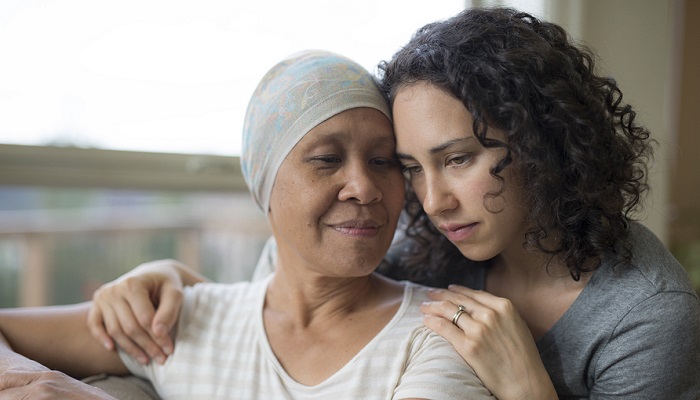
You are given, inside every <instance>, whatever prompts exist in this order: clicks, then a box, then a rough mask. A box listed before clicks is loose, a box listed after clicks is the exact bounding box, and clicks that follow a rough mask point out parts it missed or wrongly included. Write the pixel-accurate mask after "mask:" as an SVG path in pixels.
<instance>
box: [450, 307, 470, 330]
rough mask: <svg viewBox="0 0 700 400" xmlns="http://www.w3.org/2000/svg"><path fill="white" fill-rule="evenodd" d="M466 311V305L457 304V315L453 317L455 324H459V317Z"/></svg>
mask: <svg viewBox="0 0 700 400" xmlns="http://www.w3.org/2000/svg"><path fill="white" fill-rule="evenodd" d="M465 311H467V309H466V308H464V306H461V305H460V306H457V312H456V313H455V316H454V317H452V323H453V324H454V325H455V326H457V320H459V317H460V316H461V315H462V314H463V313H464V312H465Z"/></svg>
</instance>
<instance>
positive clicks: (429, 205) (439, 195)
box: [414, 175, 458, 216]
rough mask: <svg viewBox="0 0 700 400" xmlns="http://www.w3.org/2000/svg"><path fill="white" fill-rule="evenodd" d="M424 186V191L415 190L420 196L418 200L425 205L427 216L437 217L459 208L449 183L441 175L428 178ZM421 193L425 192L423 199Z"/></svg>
mask: <svg viewBox="0 0 700 400" xmlns="http://www.w3.org/2000/svg"><path fill="white" fill-rule="evenodd" d="M423 184H424V188H423V190H420V188H415V187H414V190H415V191H416V194H417V195H418V200H420V201H421V203H422V204H423V209H424V210H425V213H426V214H428V215H430V216H437V215H440V214H442V213H444V212H445V211H450V210H454V209H455V208H457V204H458V201H457V198H456V197H455V196H454V193H453V191H452V190H451V188H450V186H449V184H448V182H446V181H445V180H443V179H442V178H441V177H440V176H439V175H437V176H436V175H433V176H426V177H425V180H424V182H423ZM421 192H423V198H422V199H421Z"/></svg>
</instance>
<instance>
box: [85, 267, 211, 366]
mask: <svg viewBox="0 0 700 400" xmlns="http://www.w3.org/2000/svg"><path fill="white" fill-rule="evenodd" d="M206 280H207V279H206V278H205V277H204V276H202V275H199V274H197V273H196V272H194V271H192V270H191V269H189V268H187V266H185V265H184V264H182V263H180V262H177V261H175V260H159V261H153V262H149V263H145V264H141V265H139V266H138V267H136V268H134V269H133V270H132V271H130V272H129V273H127V274H126V275H124V276H122V277H120V278H118V279H117V280H115V281H113V282H110V283H108V284H105V285H103V286H102V287H101V288H100V289H98V290H97V291H96V292H95V294H94V295H93V307H92V309H91V310H90V313H89V316H88V326H89V328H90V331H91V332H92V336H93V337H94V338H95V339H97V340H98V341H99V342H100V343H102V345H103V346H104V347H105V348H106V349H107V350H114V348H115V342H116V345H119V346H120V347H121V348H122V349H123V350H124V351H125V352H126V353H127V354H129V355H130V356H132V357H133V358H135V359H136V360H139V362H141V363H142V364H147V363H148V361H149V358H151V359H154V360H156V362H158V363H161V364H162V363H163V362H165V359H166V358H167V356H168V355H170V354H172V352H173V348H174V343H173V341H172V338H171V337H170V334H169V333H170V331H171V330H172V328H173V326H174V325H175V322H176V321H177V319H178V315H179V313H180V307H181V306H182V288H183V287H184V286H192V285H194V284H196V283H198V282H204V281H206Z"/></svg>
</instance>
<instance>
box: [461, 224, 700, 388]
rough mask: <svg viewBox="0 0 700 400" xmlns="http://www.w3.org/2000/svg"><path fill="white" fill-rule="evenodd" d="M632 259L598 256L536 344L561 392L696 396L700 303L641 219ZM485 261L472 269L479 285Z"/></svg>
mask: <svg viewBox="0 0 700 400" xmlns="http://www.w3.org/2000/svg"><path fill="white" fill-rule="evenodd" d="M629 240H630V243H631V245H632V246H631V249H632V254H633V256H632V266H628V267H617V268H613V267H612V266H611V265H610V264H608V263H605V262H603V264H602V265H601V267H600V269H598V270H597V271H596V272H595V273H594V274H593V276H592V277H591V280H590V281H589V282H588V284H587V285H586V287H585V289H584V290H583V292H581V294H580V295H579V297H578V298H577V299H576V301H575V302H574V304H573V305H572V306H571V308H569V310H568V311H567V312H566V313H565V314H564V315H563V316H562V318H561V319H560V320H559V321H557V323H556V324H555V325H554V326H553V327H552V329H551V330H550V331H549V332H547V333H546V334H545V335H544V336H542V337H541V338H540V339H539V340H538V341H537V348H538V349H539V351H540V356H541V357H542V361H543V362H544V365H545V367H546V368H547V371H548V372H549V376H550V378H551V379H552V381H553V382H554V386H555V387H556V390H557V393H558V394H559V398H560V399H562V400H564V399H635V400H645V399H654V400H659V399H674V400H677V399H692V400H697V399H700V302H699V301H698V297H697V295H696V294H695V292H694V290H693V287H692V285H691V283H690V280H689V279H688V276H687V274H686V272H685V270H684V269H683V267H682V266H681V265H680V264H679V263H678V261H676V259H675V258H673V256H672V255H671V254H670V253H669V252H668V251H667V250H666V248H665V247H664V246H663V244H662V243H661V242H660V241H659V240H658V239H657V238H656V236H654V234H653V233H651V232H650V231H649V230H648V229H647V228H645V227H644V226H642V225H640V224H637V223H633V224H631V226H630V238H629ZM486 268H487V267H483V266H478V267H476V268H474V269H472V270H471V271H470V275H471V276H470V278H471V279H470V281H471V282H473V285H472V286H473V287H474V288H475V289H483V287H484V282H485V276H486Z"/></svg>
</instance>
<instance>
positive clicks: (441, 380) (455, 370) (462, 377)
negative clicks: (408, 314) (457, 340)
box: [393, 330, 495, 400]
mask: <svg viewBox="0 0 700 400" xmlns="http://www.w3.org/2000/svg"><path fill="white" fill-rule="evenodd" d="M414 346H416V347H417V349H415V351H414V352H413V356H412V357H411V359H410V360H409V362H408V365H407V366H406V370H405V371H404V373H403V375H402V376H401V379H400V381H399V384H398V385H397V387H396V390H395V391H394V397H393V398H394V399H405V398H425V399H441V400H442V399H444V400H449V399H455V400H456V399H470V400H481V399H492V400H493V399H495V397H494V396H493V395H492V394H491V392H489V390H488V389H487V388H486V387H485V386H484V384H483V383H482V382H481V380H480V379H479V378H478V377H477V376H476V373H475V372H474V370H473V369H472V367H471V366H470V365H469V364H467V363H466V362H465V361H464V359H463V358H462V357H461V356H460V355H459V354H458V353H457V352H456V351H455V350H454V348H453V347H452V345H451V344H450V343H449V342H447V341H446V340H445V339H443V338H442V337H440V336H438V335H437V334H435V333H433V332H431V331H427V330H426V333H425V334H424V337H423V339H422V340H417V341H414Z"/></svg>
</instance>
